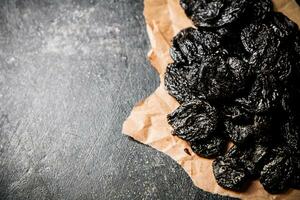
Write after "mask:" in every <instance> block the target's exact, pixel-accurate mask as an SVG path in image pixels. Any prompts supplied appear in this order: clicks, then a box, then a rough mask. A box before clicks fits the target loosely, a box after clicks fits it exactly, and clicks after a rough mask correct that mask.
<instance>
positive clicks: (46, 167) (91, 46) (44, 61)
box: [0, 0, 226, 200]
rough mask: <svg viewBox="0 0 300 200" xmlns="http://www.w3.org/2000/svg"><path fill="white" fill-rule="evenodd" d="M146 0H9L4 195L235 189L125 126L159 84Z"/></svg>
mask: <svg viewBox="0 0 300 200" xmlns="http://www.w3.org/2000/svg"><path fill="white" fill-rule="evenodd" d="M142 10H143V2H142V0H119V1H118V0H99V1H94V0H90V1H89V0H81V1H80V0H64V1H62V0H1V1H0V199H1V200H4V199H17V200H19V199H20V200H24V199H30V200H43V199H61V200H65V199H70V200H71V199H72V200H74V199H130V200H131V199H226V198H222V197H220V196H216V195H211V194H209V193H206V192H203V191H201V190H200V189H197V188H196V187H194V186H193V184H192V181H191V180H190V179H189V177H188V176H187V174H186V173H185V172H184V171H183V170H182V169H181V168H180V167H179V166H178V165H177V164H176V163H175V161H173V160H172V159H170V158H169V157H167V156H166V155H164V154H162V153H160V152H157V151H156V150H153V149H152V148H150V147H147V146H145V145H142V144H139V143H137V142H135V141H132V140H130V139H129V138H128V137H126V136H124V135H122V134H121V127H122V123H123V121H124V120H125V119H126V117H127V116H128V115H129V113H130V111H131V109H132V107H133V105H134V104H135V103H136V102H137V101H138V100H140V99H142V98H145V97H146V96H147V95H149V94H151V93H152V92H153V91H154V89H155V88H156V87H157V85H158V83H159V82H158V77H157V74H156V72H155V71H154V70H153V69H152V68H151V67H150V65H149V62H148V61H147V59H146V54H147V51H148V50H149V43H148V38H147V34H146V32H145V24H144V21H143V15H142Z"/></svg>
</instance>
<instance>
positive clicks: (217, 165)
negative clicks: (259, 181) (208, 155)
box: [213, 157, 249, 191]
mask: <svg viewBox="0 0 300 200" xmlns="http://www.w3.org/2000/svg"><path fill="white" fill-rule="evenodd" d="M213 173H214V176H215V178H216V181H217V183H218V184H219V185H220V186H222V187H224V188H227V189H231V190H236V191H238V190H241V189H242V188H243V187H244V186H245V185H246V183H247V182H248V180H249V174H248V173H247V170H246V169H245V168H244V166H242V165H241V164H240V163H239V159H235V158H230V157H218V158H216V159H215V160H214V161H213Z"/></svg>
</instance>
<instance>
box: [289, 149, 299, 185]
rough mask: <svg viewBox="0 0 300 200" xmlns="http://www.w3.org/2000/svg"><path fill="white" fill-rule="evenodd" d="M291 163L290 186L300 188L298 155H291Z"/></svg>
mask: <svg viewBox="0 0 300 200" xmlns="http://www.w3.org/2000/svg"><path fill="white" fill-rule="evenodd" d="M292 163H293V169H294V171H293V174H292V177H291V180H290V186H291V187H292V188H296V189H300V155H299V154H298V155H295V156H293V157H292Z"/></svg>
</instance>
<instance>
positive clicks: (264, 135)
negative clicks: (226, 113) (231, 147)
mask: <svg viewBox="0 0 300 200" xmlns="http://www.w3.org/2000/svg"><path fill="white" fill-rule="evenodd" d="M271 120H272V119H271V118H270V117H268V116H258V115H256V116H254V117H253V120H251V121H249V122H248V123H249V124H242V125H239V124H235V123H234V122H233V121H229V120H228V121H225V122H224V126H225V133H226V134H227V135H228V137H229V138H230V139H231V141H232V142H233V143H235V144H243V143H245V142H246V141H248V140H249V139H254V140H255V141H256V142H259V143H265V142H267V141H268V139H269V137H270V135H269V132H270V130H271Z"/></svg>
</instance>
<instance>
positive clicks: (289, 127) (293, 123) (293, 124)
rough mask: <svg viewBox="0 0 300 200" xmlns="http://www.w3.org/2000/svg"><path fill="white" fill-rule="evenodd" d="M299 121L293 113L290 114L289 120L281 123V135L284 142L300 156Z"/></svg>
mask: <svg viewBox="0 0 300 200" xmlns="http://www.w3.org/2000/svg"><path fill="white" fill-rule="evenodd" d="M299 121H300V120H299V119H298V120H297V119H296V117H295V115H294V114H293V113H289V116H288V117H287V119H285V120H283V121H282V123H281V127H280V128H281V135H282V138H283V140H284V142H285V143H286V144H287V146H288V147H289V148H291V149H292V150H293V151H294V152H295V153H298V154H300V149H299V146H300V138H299V137H300V127H299V124H297V122H298V123H299Z"/></svg>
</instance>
